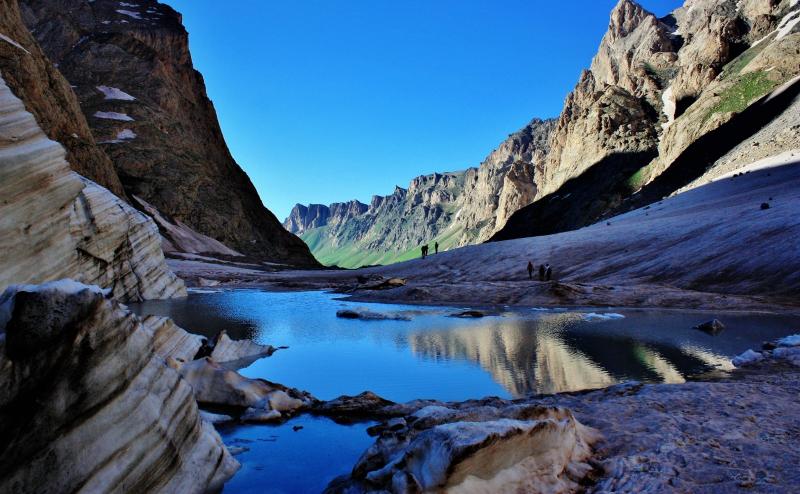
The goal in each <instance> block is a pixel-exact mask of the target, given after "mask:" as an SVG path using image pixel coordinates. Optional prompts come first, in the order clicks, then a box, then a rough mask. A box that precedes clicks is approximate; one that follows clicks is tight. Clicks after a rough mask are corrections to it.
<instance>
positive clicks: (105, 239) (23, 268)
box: [0, 74, 186, 300]
mask: <svg viewBox="0 0 800 494" xmlns="http://www.w3.org/2000/svg"><path fill="white" fill-rule="evenodd" d="M65 158H66V152H65V150H64V148H63V147H61V146H60V145H59V144H58V143H56V142H54V141H52V140H50V139H49V138H48V137H47V136H46V135H45V134H44V132H42V130H41V128H40V127H39V126H38V125H37V122H36V120H35V119H34V117H33V115H31V114H30V113H28V112H27V111H25V107H24V106H23V103H22V101H21V100H19V99H18V98H17V97H16V96H15V95H14V94H12V92H11V90H10V89H9V88H8V86H7V85H6V84H5V81H4V79H3V78H2V74H0V197H3V202H2V203H0V251H2V252H3V255H2V256H1V257H0V288H5V287H6V286H8V285H10V284H12V283H41V282H45V281H49V280H55V279H61V278H74V279H77V280H80V281H83V282H85V283H89V284H96V285H100V286H102V287H104V288H110V289H111V290H112V292H113V294H114V296H116V297H117V298H119V299H120V300H142V299H151V298H167V297H173V296H181V295H185V293H186V292H185V288H184V285H183V282H182V281H181V280H179V279H178V278H177V277H176V276H175V275H174V274H173V273H172V272H171V271H170V270H169V268H167V266H166V263H165V262H164V255H163V253H162V251H161V246H160V236H159V234H158V229H157V227H156V226H155V224H154V223H153V222H152V220H150V219H149V218H147V217H146V216H144V215H143V214H141V213H139V212H138V211H136V210H135V209H133V208H132V207H130V206H129V205H128V204H126V203H125V202H123V201H122V200H121V199H119V198H118V197H116V196H115V195H114V194H112V193H111V192H109V191H108V190H106V189H104V188H102V187H100V186H99V185H97V184H95V183H93V182H91V181H89V180H87V179H84V178H83V177H81V176H80V175H78V174H77V173H75V172H74V171H72V170H70V168H69V165H68V164H67V162H66V160H65Z"/></svg>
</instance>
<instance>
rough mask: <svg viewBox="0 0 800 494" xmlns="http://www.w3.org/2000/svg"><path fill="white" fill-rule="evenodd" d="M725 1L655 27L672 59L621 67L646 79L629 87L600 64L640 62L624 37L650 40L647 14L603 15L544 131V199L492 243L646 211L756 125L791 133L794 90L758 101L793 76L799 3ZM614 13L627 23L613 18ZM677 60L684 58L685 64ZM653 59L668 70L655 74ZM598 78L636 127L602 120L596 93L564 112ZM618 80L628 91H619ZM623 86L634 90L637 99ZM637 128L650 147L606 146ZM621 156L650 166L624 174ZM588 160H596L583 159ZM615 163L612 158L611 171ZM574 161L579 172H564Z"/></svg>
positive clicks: (709, 1)
mask: <svg viewBox="0 0 800 494" xmlns="http://www.w3.org/2000/svg"><path fill="white" fill-rule="evenodd" d="M734 4H735V2H732V1H728V0H706V1H698V2H693V3H692V5H691V8H688V7H682V8H680V9H678V10H676V11H675V12H674V13H673V14H672V15H671V16H669V18H668V19H663V20H658V26H659V31H658V32H659V33H661V32H663V30H664V29H668V30H669V31H668V34H669V36H671V37H672V38H673V39H677V38H680V41H679V42H677V41H676V42H674V43H673V44H672V45H669V46H667V48H669V47H670V46H671V47H672V48H674V50H675V51H674V53H673V52H669V53H671V54H668V53H663V52H654V53H649V54H647V53H645V54H646V55H647V57H645V58H643V59H642V60H641V62H640V64H639V66H638V67H637V66H635V65H631V70H633V71H634V72H637V71H638V73H639V74H640V75H641V74H644V76H642V77H645V79H642V80H640V81H639V82H638V83H637V84H639V85H638V86H637V85H636V84H633V85H631V84H629V83H625V81H626V78H625V77H622V78H620V76H619V75H616V76H615V77H616V78H615V77H609V76H608V73H609V71H611V72H610V73H615V74H618V73H619V71H620V67H621V66H622V64H620V63H617V64H614V63H610V62H609V60H611V61H613V60H614V59H615V58H614V57H611V56H609V55H608V54H609V53H617V56H618V57H622V58H621V60H628V61H630V60H631V59H632V57H633V58H635V56H640V55H642V53H643V52H642V50H641V45H640V44H635V45H632V44H631V43H630V41H629V40H627V38H629V37H631V36H634V35H635V33H636V32H637V30H642V29H644V30H646V31H648V32H652V29H653V28H652V26H653V25H654V24H653V23H654V22H656V21H654V20H653V19H654V17H653V16H652V14H642V12H644V11H643V10H642V9H641V8H640V7H638V8H637V7H632V5H634V4H633V3H632V2H629V1H628V0H622V1H621V2H620V3H619V5H618V6H617V7H616V8H615V10H614V12H612V23H611V26H610V29H611V30H610V31H609V33H607V34H606V36H605V37H604V39H603V42H602V44H601V49H600V52H599V53H598V56H597V57H596V58H595V60H594V62H593V64H592V69H591V71H590V72H589V73H587V74H584V76H583V77H582V79H581V82H580V83H579V85H578V87H577V88H576V90H575V92H573V94H572V95H570V97H568V99H567V105H566V107H565V110H564V113H563V114H562V116H561V118H560V119H559V127H558V128H557V130H556V132H555V133H554V134H553V143H552V146H551V149H552V152H551V154H550V155H549V156H548V161H547V165H546V166H547V169H548V170H553V171H552V172H550V173H547V172H546V173H545V179H546V181H547V183H545V184H543V185H542V186H541V187H540V191H550V192H549V194H547V195H544V196H540V197H537V200H536V201H535V202H533V203H532V204H530V205H529V206H527V207H525V208H522V209H521V210H519V211H518V212H517V213H516V214H515V215H514V216H512V218H511V219H510V220H509V221H508V223H507V224H506V226H505V228H503V229H502V230H501V231H500V232H498V233H497V234H496V235H495V236H494V237H493V240H501V239H510V238H518V237H525V236H532V235H547V234H551V233H556V232H562V231H566V230H570V229H575V228H580V227H583V226H586V225H589V224H591V223H593V222H594V221H597V220H599V219H601V218H605V217H609V216H613V215H615V214H619V213H621V212H625V211H628V210H631V209H633V208H635V207H639V206H643V205H646V204H649V203H652V202H654V201H657V200H660V199H661V198H662V197H664V196H666V195H669V194H672V193H674V192H675V191H677V190H679V189H680V188H682V187H684V186H686V185H687V184H689V183H692V182H693V181H694V180H696V179H698V178H699V177H701V176H703V175H704V174H705V173H706V172H707V171H708V170H709V169H711V168H713V167H714V166H715V163H716V162H717V161H718V160H720V159H721V158H722V157H723V156H724V155H725V154H726V153H727V152H729V151H730V150H731V149H733V148H735V147H737V146H739V145H740V144H741V143H743V142H745V141H747V140H748V139H750V138H751V137H752V136H753V135H755V134H756V133H757V132H759V131H760V130H761V129H763V128H764V127H766V126H768V125H778V126H779V127H782V129H776V130H775V132H781V131H782V130H786V131H789V132H790V133H791V128H793V127H792V125H794V124H793V123H792V121H793V119H791V118H787V116H786V113H787V112H788V111H791V110H789V108H790V106H791V105H792V102H793V101H794V99H795V96H796V88H795V86H793V85H792V86H788V87H786V88H782V89H779V90H777V91H776V93H775V94H774V95H773V96H769V97H767V96H766V95H768V94H770V92H771V91H774V90H776V88H779V87H780V86H781V85H782V84H784V83H787V81H790V80H792V79H793V78H794V77H796V76H797V75H798V74H800V33H798V27H797V26H798V21H799V20H800V5H797V4H795V5H791V4H790V2H772V3H760V4H756V3H752V2H751V3H747V5H746V6H743V8H735V7H736V5H734ZM745 7H746V8H745ZM698 12H699V13H700V14H698ZM701 14H702V15H701ZM643 15H644V17H643ZM620 16H622V17H625V16H629V19H628V20H627V21H621V20H620V19H621V17H620ZM698 16H700V17H698ZM703 16H705V17H703ZM648 19H649V20H648ZM703 19H705V20H706V21H708V20H709V19H710V20H711V22H703ZM637 22H638V24H637ZM633 26H638V27H635V28H634V27H633ZM614 29H616V30H614ZM631 29H632V30H631ZM626 33H627V34H626ZM636 39H638V38H636ZM660 40H661V37H660V35H659V36H655V37H654V38H653V41H652V42H651V43H649V44H647V46H660ZM640 41H641V40H640ZM608 43H612V45H611V46H609V45H608ZM654 43H655V45H654ZM620 47H625V48H626V49H631V47H634V48H633V49H634V50H635V51H634V52H631V51H624V50H623V51H620V50H619V48H620ZM687 53H689V54H692V57H694V58H687V56H686V54H687ZM648 57H650V58H648ZM603 59H605V62H603ZM652 60H658V61H662V62H663V61H665V60H666V61H667V62H666V63H665V64H663V65H662V66H661V68H658V67H656V66H655V65H653V64H652ZM601 62H602V63H601ZM603 63H605V64H606V66H607V67H606V68H605V69H603V68H602V64H603ZM629 65H630V63H629ZM612 69H613V70H612ZM614 71H616V72H614ZM598 74H606V75H605V76H604V78H605V80H606V82H607V83H609V82H610V83H611V85H601V87H602V88H603V89H602V92H603V94H608V93H609V92H612V93H616V94H622V95H624V97H625V98H627V99H628V101H629V104H626V105H624V106H625V108H626V109H627V110H628V111H629V109H630V108H631V107H633V106H634V105H636V104H638V105H640V108H641V109H642V110H643V111H644V113H642V115H641V118H639V119H637V122H636V123H635V125H630V124H626V123H625V121H624V120H623V121H620V122H618V121H616V120H615V118H613V116H614V115H615V114H616V115H620V114H622V113H620V112H612V113H611V114H610V115H609V113H608V108H609V107H610V105H608V104H606V103H603V102H602V97H600V98H597V97H595V98H594V99H589V100H586V101H588V106H586V107H585V108H583V110H582V111H580V112H576V111H575V103H574V102H575V101H576V98H579V97H580V95H581V94H584V95H585V94H588V92H587V91H586V89H585V87H584V86H585V85H586V84H597V81H598V80H601V79H603V78H602V77H600V76H599V75H598ZM648 81H649V82H648ZM651 83H652V84H651ZM617 84H622V85H623V86H625V85H627V89H626V88H621V87H619V86H618V85H617ZM637 88H638V89H637ZM630 90H635V91H638V93H639V96H635V93H630V92H629V91H630ZM594 94H597V93H594ZM654 105H655V106H654ZM647 108H654V109H655V108H658V110H659V113H657V114H653V113H651V112H648V111H647ZM576 115H577V117H576ZM598 115H599V122H600V123H601V124H608V129H609V130H610V131H611V133H603V132H593V131H590V130H591V129H595V130H596V129H597V128H598V127H597V125H595V126H594V127H592V126H591V125H589V124H590V123H591V122H592V121H593V120H597V119H598ZM628 116H629V117H633V116H634V115H633V114H632V113H629V115H628ZM648 117H649V118H648ZM564 122H568V123H569V122H572V123H571V124H570V125H571V127H570V125H562V123H564ZM609 122H611V123H610V124H609ZM599 128H601V129H602V128H603V127H602V125H601V126H600V127H599ZM639 128H644V129H648V130H647V132H648V133H649V134H648V135H652V136H656V137H657V140H652V139H650V140H648V141H647V142H648V145H647V146H645V147H644V148H642V147H639V146H638V145H634V146H629V145H625V144H624V141H618V140H617V138H619V137H624V138H626V139H629V138H633V137H634V136H636V135H638V130H636V129H639ZM587 129H589V130H587ZM626 136H627V137H626ZM598 137H599V139H598ZM559 142H566V143H569V142H572V148H573V149H572V151H571V152H570V153H567V151H566V150H568V149H569V146H568V145H566V144H559ZM620 142H623V144H622V145H620V144H619V143H620ZM633 142H637V143H640V142H644V141H641V140H638V139H637V140H635V141H633ZM793 142H794V141H793V140H792V139H788V140H786V139H784V142H783V144H779V145H778V146H777V149H775V148H771V149H770V151H771V152H772V153H773V154H777V153H779V152H780V151H783V150H787V149H790V148H792V147H793V144H792V143H793ZM598 145H599V146H600V147H601V148H603V149H605V150H604V151H603V152H602V153H597V152H596V149H597V147H596V146H598ZM758 146H759V143H758V142H754V143H753V149H754V150H756V149H757V148H758ZM740 151H741V148H740ZM639 152H641V153H642V154H638V153H639ZM555 153H558V154H555ZM632 154H633V155H637V154H638V156H639V157H640V159H643V158H644V157H647V156H649V157H650V158H652V159H649V160H646V159H643V160H642V161H641V163H642V167H641V168H639V169H632V168H630V167H629V166H628V163H626V162H625V161H624V157H625V156H630V155H632ZM569 156H573V157H574V158H570V157H569ZM598 156H604V158H603V159H601V160H600V161H594V160H595V158H596V157H598ZM748 157H751V158H752V159H749V158H748ZM758 157H759V153H758V152H757V151H753V152H748V151H746V150H745V151H742V152H741V153H740V156H739V157H738V160H739V162H740V163H747V162H749V161H752V160H755V159H757V158H758ZM617 158H621V159H622V160H623V161H621V162H619V163H614V160H615V159H617ZM581 159H582V160H583V163H588V166H585V167H584V166H583V165H581V166H577V167H576V166H573V165H571V163H580V162H581ZM564 178H566V180H565V181H561V180H562V179H564Z"/></svg>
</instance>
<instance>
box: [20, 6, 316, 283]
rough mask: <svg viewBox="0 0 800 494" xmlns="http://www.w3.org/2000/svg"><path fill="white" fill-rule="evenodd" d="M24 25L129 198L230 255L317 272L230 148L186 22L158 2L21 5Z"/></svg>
mask: <svg viewBox="0 0 800 494" xmlns="http://www.w3.org/2000/svg"><path fill="white" fill-rule="evenodd" d="M21 6H22V11H23V18H24V20H25V23H26V24H27V25H28V27H29V28H30V29H31V31H32V32H34V33H35V35H36V39H37V41H38V42H39V44H40V45H41V46H42V49H43V50H44V52H45V53H46V54H47V56H48V57H49V58H50V60H52V61H53V62H54V64H55V65H56V66H57V67H58V70H60V71H61V72H62V73H63V74H64V75H65V76H66V78H67V79H68V80H69V83H70V84H71V85H72V86H73V88H74V91H75V93H76V94H77V97H78V101H79V102H80V106H81V109H82V111H83V113H84V114H85V116H86V118H87V119H88V122H89V125H90V126H91V131H92V134H93V135H94V137H95V139H97V140H98V141H99V142H100V143H101V146H102V148H103V150H104V151H105V153H106V154H107V155H108V156H109V157H110V158H111V160H112V161H113V163H114V165H115V167H116V170H117V173H118V175H119V178H120V179H121V182H122V185H123V186H124V189H125V192H127V193H128V194H129V195H131V196H133V195H135V196H137V197H140V198H141V199H143V200H144V201H146V202H147V203H149V204H150V205H152V207H154V208H155V209H156V210H157V211H158V212H159V213H160V214H161V215H162V216H163V217H165V218H167V219H169V220H170V222H171V223H173V224H179V223H182V224H185V225H188V227H189V228H191V229H192V230H194V231H196V232H197V233H199V234H201V235H204V236H206V237H210V238H211V239H213V240H215V241H218V242H221V243H222V244H224V245H225V246H227V248H230V249H233V250H234V251H236V252H240V253H242V254H246V255H249V256H252V257H255V258H258V259H261V260H266V261H272V262H278V263H285V264H292V265H298V266H308V267H311V266H316V265H317V263H316V261H315V260H314V258H313V257H312V256H311V254H310V252H309V251H308V248H307V247H306V245H305V244H303V242H301V241H300V240H299V239H297V238H296V237H295V236H293V235H291V234H289V233H287V232H286V231H285V230H284V229H283V228H282V227H281V225H280V222H278V220H277V219H276V218H275V217H274V215H273V214H272V213H271V212H269V211H268V210H267V209H266V208H265V207H264V206H263V204H262V203H261V200H260V199H259V197H258V194H257V192H256V190H255V188H254V187H253V185H252V183H251V182H250V180H249V178H248V177H247V175H246V174H245V173H244V171H242V170H241V168H239V166H238V165H237V164H236V162H235V161H234V160H233V158H232V156H231V154H230V152H229V151H228V148H227V145H226V144H225V140H224V138H223V136H222V132H221V130H220V127H219V123H218V122H217V117H216V113H215V110H214V107H213V105H212V103H211V101H210V100H209V99H208V97H207V96H206V91H205V85H204V83H203V78H202V76H201V75H200V73H198V72H197V71H196V70H194V68H193V66H192V60H191V55H190V53H189V46H188V34H187V32H186V30H185V29H184V27H183V26H182V25H181V16H180V14H178V13H177V12H175V11H174V10H173V9H171V8H170V7H168V6H166V5H164V4H161V3H159V2H157V1H155V0H145V1H141V2H135V3H129V4H126V5H122V4H121V3H120V2H116V1H112V0H96V1H92V2H85V1H82V0H81V1H78V0H70V1H67V2H63V1H60V0H25V1H23V2H21Z"/></svg>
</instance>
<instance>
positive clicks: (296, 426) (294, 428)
mask: <svg viewBox="0 0 800 494" xmlns="http://www.w3.org/2000/svg"><path fill="white" fill-rule="evenodd" d="M302 428H303V426H302V425H293V426H292V430H293V431H294V432H297V431H299V430H300V429H302Z"/></svg>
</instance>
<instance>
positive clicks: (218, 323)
mask: <svg viewBox="0 0 800 494" xmlns="http://www.w3.org/2000/svg"><path fill="white" fill-rule="evenodd" d="M337 297H338V296H337V295H334V294H329V293H323V292H267V291H260V290H224V291H213V290H198V291H194V292H192V293H191V294H190V295H189V297H188V298H186V299H183V300H169V301H150V302H145V303H142V304H135V305H133V306H132V307H131V308H132V309H133V310H134V311H136V312H138V313H140V314H156V315H164V316H169V317H172V318H173V319H175V321H176V322H177V323H178V324H179V325H180V326H182V327H184V328H185V329H187V330H189V331H192V332H195V333H201V334H205V335H208V336H214V335H216V334H217V332H219V331H220V330H222V329H225V330H227V331H228V333H229V334H230V335H231V337H232V338H234V339H238V338H252V339H254V340H255V341H257V342H259V343H265V344H271V345H273V346H282V345H286V346H289V349H287V350H281V351H278V352H276V353H275V354H274V355H273V356H271V357H269V358H265V359H261V360H259V361H256V362H255V363H253V364H252V365H251V366H250V367H248V368H246V369H243V370H242V371H241V372H242V374H244V375H246V376H248V377H263V378H266V379H269V380H270V381H275V382H279V383H282V384H285V385H287V386H291V387H296V388H299V389H303V390H306V391H309V392H311V393H312V394H313V395H315V396H316V397H318V398H320V399H331V398H335V397H337V396H339V395H342V394H349V395H353V394H358V393H360V392H362V391H364V390H370V391H373V392H375V393H377V394H379V395H381V396H383V397H385V398H387V399H390V400H394V401H407V400H411V399H415V398H433V399H439V400H465V399H469V398H480V397H484V396H501V397H506V398H512V397H520V396H525V395H528V394H532V393H554V392H560V391H574V390H580V389H589V388H600V387H604V386H608V385H611V384H615V383H618V382H623V381H627V380H631V379H635V380H640V381H646V382H673V383H674V382H682V381H684V380H685V379H687V378H688V377H690V376H692V375H695V374H698V373H702V372H704V371H708V370H711V369H714V368H718V369H728V368H730V358H731V357H733V356H735V355H736V354H738V353H741V352H742V351H744V350H746V349H748V348H756V347H759V346H760V344H761V342H762V341H765V340H773V339H775V338H778V337H781V336H785V335H787V334H791V333H793V332H796V331H792V330H793V329H796V325H797V324H796V321H797V320H796V318H793V317H789V316H777V315H763V314H715V313H703V312H694V311H690V312H683V311H665V310H631V309H624V310H622V309H620V310H607V311H598V310H596V309H591V310H573V309H570V310H533V309H514V310H509V309H503V308H500V309H499V310H495V311H493V313H495V314H497V315H494V316H490V317H485V318H482V319H459V318H453V317H448V315H449V314H452V313H454V312H458V311H459V310H460V309H461V308H440V307H417V306H405V305H386V304H366V303H361V302H346V301H342V300H337ZM340 309H368V310H370V311H373V312H381V313H391V314H395V315H398V314H399V315H403V316H406V317H408V318H410V320H408V321H402V320H379V321H363V320H351V319H339V318H337V317H336V311H337V310H340ZM712 317H719V318H720V319H721V320H722V321H723V322H724V323H725V325H726V329H725V331H724V332H722V333H721V334H720V335H718V336H710V335H707V334H705V333H703V332H701V331H698V330H696V329H692V326H694V325H696V324H698V323H700V322H703V321H706V320H708V319H710V318H712ZM294 425H302V426H303V429H302V430H298V431H296V432H295V431H294V430H293V429H292V427H293V426H294ZM366 426H367V425H366V424H360V425H356V426H350V427H344V426H340V425H337V424H334V423H333V422H331V421H329V420H327V419H324V418H314V417H307V416H303V417H298V418H295V419H293V420H292V421H290V422H289V423H287V424H284V425H282V426H279V427H268V426H228V427H223V428H221V429H220V433H221V434H222V436H223V439H224V440H225V442H226V443H227V444H232V445H239V446H244V447H247V448H249V451H247V452H245V453H242V454H241V455H238V456H237V459H239V461H240V462H242V464H243V469H242V471H240V473H238V474H237V475H236V477H234V479H233V480H232V481H231V482H229V483H228V484H227V485H226V488H225V491H226V492H236V493H244V492H275V493H282V492H287V493H288V492H319V491H320V490H321V489H322V488H324V486H325V485H326V484H327V482H328V481H329V480H331V479H332V478H333V477H335V476H337V475H340V474H343V473H346V472H347V471H348V470H349V469H350V468H351V467H352V466H353V464H354V463H355V461H356V460H357V458H358V457H359V456H360V454H361V452H363V450H364V449H365V448H366V447H367V446H368V445H369V444H371V443H372V439H371V438H369V437H368V436H367V435H366V433H365V432H364V429H365V428H366Z"/></svg>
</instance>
